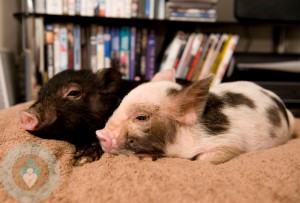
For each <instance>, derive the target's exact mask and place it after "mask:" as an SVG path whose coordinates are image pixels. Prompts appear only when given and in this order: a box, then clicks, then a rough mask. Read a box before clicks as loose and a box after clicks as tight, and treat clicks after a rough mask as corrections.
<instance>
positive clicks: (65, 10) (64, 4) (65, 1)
mask: <svg viewBox="0 0 300 203" xmlns="http://www.w3.org/2000/svg"><path fill="white" fill-rule="evenodd" d="M68 4H69V2H68V0H62V14H63V15H68Z"/></svg>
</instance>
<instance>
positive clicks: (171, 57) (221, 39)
mask: <svg viewBox="0 0 300 203" xmlns="http://www.w3.org/2000/svg"><path fill="white" fill-rule="evenodd" d="M238 40H239V36H238V35H235V34H229V33H210V34H206V33H201V32H199V33H196V32H195V33H185V32H183V31H178V32H177V34H176V35H175V37H174V39H173V40H172V42H171V43H170V45H169V46H168V47H167V49H166V51H165V53H164V60H163V61H162V63H161V67H160V70H166V69H170V68H174V69H175V70H176V77H177V78H181V79H185V80H190V81H196V80H201V79H203V78H205V77H207V76H208V75H209V74H214V75H215V78H214V80H213V82H212V85H215V84H218V83H220V82H221V81H222V78H223V76H224V73H225V71H226V69H227V67H228V63H229V62H230V59H231V57H232V55H233V52H234V49H235V46H236V44H237V42H238Z"/></svg>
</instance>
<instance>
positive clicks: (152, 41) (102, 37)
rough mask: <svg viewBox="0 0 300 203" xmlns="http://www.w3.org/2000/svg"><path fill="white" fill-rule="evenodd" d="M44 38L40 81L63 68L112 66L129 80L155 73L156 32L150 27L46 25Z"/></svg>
mask: <svg viewBox="0 0 300 203" xmlns="http://www.w3.org/2000/svg"><path fill="white" fill-rule="evenodd" d="M45 37H46V38H45V54H44V55H45V66H44V68H41V66H40V67H39V68H40V73H41V74H42V75H43V83H45V82H47V80H48V79H49V78H51V77H53V75H55V74H56V73H59V72H61V71H63V70H66V69H74V70H80V69H91V70H93V71H94V72H96V71H98V70H101V69H104V68H109V67H115V68H118V69H119V70H120V71H121V73H122V74H123V78H124V79H129V80H149V79H151V78H152V76H153V75H154V71H155V63H156V60H155V59H156V35H155V33H154V31H153V30H148V29H146V28H143V29H137V28H136V27H120V28H116V27H104V26H100V25H90V26H87V27H82V26H80V25H77V24H47V25H46V26H45ZM40 50H42V49H40ZM41 61H42V60H41ZM45 73H46V74H45Z"/></svg>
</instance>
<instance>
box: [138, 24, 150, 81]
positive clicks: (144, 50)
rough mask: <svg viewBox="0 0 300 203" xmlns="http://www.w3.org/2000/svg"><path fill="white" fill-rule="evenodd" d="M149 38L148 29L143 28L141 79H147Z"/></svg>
mask: <svg viewBox="0 0 300 203" xmlns="http://www.w3.org/2000/svg"><path fill="white" fill-rule="evenodd" d="M147 38H148V30H147V29H146V28H143V29H142V40H141V59H140V61H141V66H140V76H141V80H145V76H146V55H147Z"/></svg>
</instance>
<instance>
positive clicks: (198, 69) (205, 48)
mask: <svg viewBox="0 0 300 203" xmlns="http://www.w3.org/2000/svg"><path fill="white" fill-rule="evenodd" d="M212 43H213V34H212V33H211V34H209V36H207V38H206V41H205V43H204V45H203V49H202V53H201V55H200V58H199V60H198V62H197V64H196V68H195V71H194V75H193V78H192V81H196V80H198V77H199V75H200V73H201V71H202V67H203V65H204V63H205V59H206V57H207V54H208V52H209V50H210V47H211V45H212Z"/></svg>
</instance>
